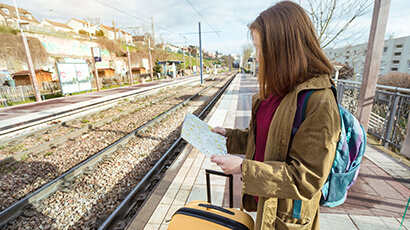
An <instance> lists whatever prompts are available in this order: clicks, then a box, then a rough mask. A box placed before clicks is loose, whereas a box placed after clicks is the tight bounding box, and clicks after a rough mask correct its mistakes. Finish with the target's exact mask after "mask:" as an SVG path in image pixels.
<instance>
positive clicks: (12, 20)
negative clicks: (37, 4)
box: [0, 3, 40, 29]
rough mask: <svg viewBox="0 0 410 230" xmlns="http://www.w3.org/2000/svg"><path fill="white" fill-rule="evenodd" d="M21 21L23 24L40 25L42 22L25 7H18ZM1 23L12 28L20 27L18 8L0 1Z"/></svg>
mask: <svg viewBox="0 0 410 230" xmlns="http://www.w3.org/2000/svg"><path fill="white" fill-rule="evenodd" d="M18 11H19V14H20V21H21V23H22V24H23V25H39V24H40V22H39V21H37V19H35V18H34V17H33V15H32V14H31V13H30V12H28V11H27V10H25V9H21V8H18ZM0 25H2V26H6V27H12V28H16V29H17V28H19V25H18V18H17V13H16V8H15V7H14V6H9V5H6V4H3V3H0Z"/></svg>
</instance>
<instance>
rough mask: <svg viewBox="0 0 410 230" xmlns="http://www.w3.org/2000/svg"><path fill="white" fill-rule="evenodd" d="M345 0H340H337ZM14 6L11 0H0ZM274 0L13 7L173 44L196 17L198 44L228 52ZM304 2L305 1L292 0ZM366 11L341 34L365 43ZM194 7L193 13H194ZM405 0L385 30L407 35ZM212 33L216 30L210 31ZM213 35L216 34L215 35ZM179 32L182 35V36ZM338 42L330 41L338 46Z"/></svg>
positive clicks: (25, 3) (39, 2) (56, 1)
mask: <svg viewBox="0 0 410 230" xmlns="http://www.w3.org/2000/svg"><path fill="white" fill-rule="evenodd" d="M341 1H346V0H341ZM0 2H1V3H4V4H8V5H14V1H13V0H0ZM276 2H277V0H252V1H249V0H247V1H244V0H242V1H241V0H218V1H217V0H206V1H204V0H167V1H164V0H162V1H159V0H69V1H67V0H52V1H50V0H16V3H17V6H18V7H19V8H23V9H26V10H28V11H29V12H30V13H31V14H32V15H33V16H34V17H35V18H36V19H37V20H39V21H40V22H41V20H42V19H43V18H45V19H49V20H52V21H56V22H62V23H66V22H68V20H70V19H71V18H77V19H85V18H100V22H102V23H103V24H104V25H107V26H110V27H112V25H113V21H114V22H115V25H116V27H117V28H122V29H123V30H125V31H127V32H130V33H131V34H134V33H135V32H138V33H143V32H149V33H151V31H152V30H151V23H150V22H151V17H152V18H153V21H154V33H155V39H156V40H155V41H156V42H157V43H158V42H161V41H163V42H164V43H170V44H174V45H177V46H184V45H185V38H186V45H195V46H198V44H199V36H198V34H197V32H198V22H201V30H202V32H203V33H202V48H203V49H205V50H207V51H209V52H215V51H218V52H219V53H223V54H229V53H232V54H234V53H236V54H240V53H242V46H243V45H245V44H247V43H251V42H252V41H251V38H250V36H249V30H248V27H247V25H248V24H249V23H251V22H252V21H253V20H254V19H255V18H256V17H257V16H258V15H259V13H260V12H262V11H263V10H265V9H267V8H269V7H270V6H272V5H273V4H275V3H276ZM295 2H297V3H302V7H306V6H304V4H307V1H306V0H296V1H295ZM370 5H371V7H369V9H368V12H367V13H366V14H365V15H363V16H361V17H360V18H358V19H357V20H355V21H354V23H353V24H352V25H351V26H350V27H349V31H347V32H346V33H359V31H360V34H361V35H360V36H359V38H356V39H355V40H351V41H350V44H351V43H363V42H366V41H367V39H368V36H369V34H368V33H369V28H370V24H371V18H372V11H373V1H370ZM198 12H199V13H198ZM409 22H410V1H409V0H391V6H390V12H389V20H388V24H387V29H386V37H387V35H390V34H393V35H394V37H402V36H408V35H410V26H409ZM215 31H216V32H218V33H215ZM218 35H219V36H218ZM184 37H185V38H184ZM343 44H344V43H343V42H339V43H336V44H334V46H343Z"/></svg>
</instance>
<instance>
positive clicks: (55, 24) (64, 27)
mask: <svg viewBox="0 0 410 230" xmlns="http://www.w3.org/2000/svg"><path fill="white" fill-rule="evenodd" d="M40 25H41V26H44V27H49V28H52V29H55V30H56V31H63V32H75V31H74V30H73V28H71V27H69V26H68V25H66V24H64V23H60V22H54V21H50V20H48V19H43V21H42V22H41V24H40Z"/></svg>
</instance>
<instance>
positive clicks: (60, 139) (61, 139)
mask: <svg viewBox="0 0 410 230" xmlns="http://www.w3.org/2000/svg"><path fill="white" fill-rule="evenodd" d="M155 92H157V91H149V92H146V93H143V94H138V95H137V96H135V97H134V99H133V100H138V99H141V98H146V97H148V96H150V95H152V94H154V93H155ZM151 103H152V102H151ZM129 113H130V110H126V111H123V112H121V113H119V114H117V115H115V116H113V117H107V118H105V119H103V120H100V121H97V122H96V123H93V124H90V125H88V126H85V127H83V128H81V129H78V130H76V131H74V132H71V133H69V134H66V135H63V136H60V137H58V138H56V139H54V140H51V141H48V142H46V143H43V144H41V145H37V146H35V147H33V148H30V149H28V150H26V151H23V152H20V153H17V154H14V155H11V156H9V157H7V158H4V159H1V160H0V166H1V165H6V164H9V163H13V162H16V161H19V160H21V159H23V158H25V157H26V156H28V155H33V154H37V153H39V152H42V151H46V150H48V149H50V148H52V147H54V146H57V145H59V144H61V143H64V142H66V141H67V140H68V139H69V138H73V137H76V136H79V135H80V134H82V133H84V132H87V131H89V130H92V129H95V128H98V127H100V126H103V125H104V124H106V123H108V122H110V121H112V120H115V119H117V118H119V117H121V116H123V115H128V114H129ZM88 115H89V114H88ZM88 115H85V116H83V117H81V118H84V117H86V116H88ZM81 118H76V119H73V120H71V121H67V122H63V123H62V124H57V125H64V123H68V122H70V123H71V122H75V121H76V120H78V119H81ZM56 128H58V127H55V126H53V130H54V129H56ZM50 129H51V127H49V128H48V129H43V130H42V131H43V132H46V131H48V130H50ZM36 133H37V135H38V133H39V131H36ZM32 135H34V134H30V135H28V136H32ZM28 136H27V135H24V137H25V138H27V137H28ZM24 137H19V139H20V140H21V139H22V138H24ZM14 141H17V140H14ZM0 145H4V144H3V143H0Z"/></svg>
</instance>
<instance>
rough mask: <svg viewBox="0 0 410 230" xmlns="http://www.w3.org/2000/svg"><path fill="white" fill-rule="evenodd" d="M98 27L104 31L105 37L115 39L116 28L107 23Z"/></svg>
mask: <svg viewBox="0 0 410 230" xmlns="http://www.w3.org/2000/svg"><path fill="white" fill-rule="evenodd" d="M98 28H99V29H100V30H102V31H103V32H104V37H106V38H108V39H110V40H114V39H115V34H114V28H112V27H109V26H105V25H100V26H98Z"/></svg>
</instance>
